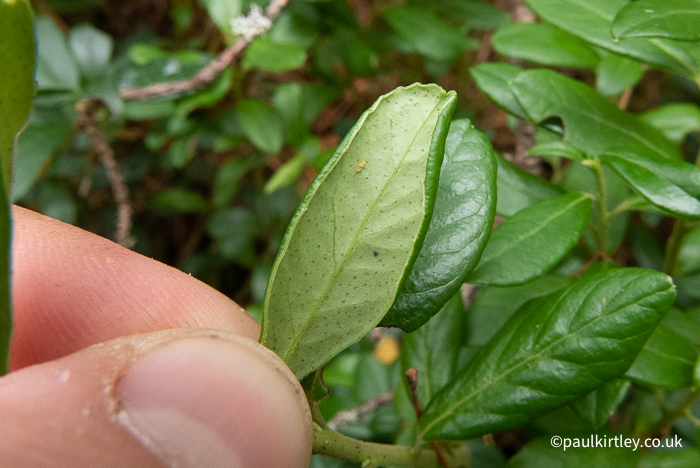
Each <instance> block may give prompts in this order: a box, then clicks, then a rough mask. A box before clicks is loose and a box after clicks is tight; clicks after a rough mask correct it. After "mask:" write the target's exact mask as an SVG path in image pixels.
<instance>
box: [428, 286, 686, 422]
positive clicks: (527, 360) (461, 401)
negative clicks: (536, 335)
mask: <svg viewBox="0 0 700 468" xmlns="http://www.w3.org/2000/svg"><path fill="white" fill-rule="evenodd" d="M623 289H624V288H623ZM672 289H673V286H672V285H671V286H670V287H669V288H668V289H665V290H660V291H657V292H655V293H653V294H650V295H647V296H644V297H642V298H640V299H639V300H637V301H634V302H631V303H629V304H627V305H625V306H624V308H628V307H631V306H634V305H638V304H639V303H640V302H642V301H643V300H645V299H648V298H650V297H652V296H654V295H657V294H662V293H665V292H668V291H670V290H672ZM557 302H559V301H557ZM606 307H607V303H604V304H603V308H604V309H605V308H606ZM642 307H644V308H646V309H649V307H645V306H642ZM621 309H623V308H622V307H621V308H620V309H618V311H619V310H621ZM618 311H615V312H613V313H617V312H618ZM605 317H607V315H606V314H605V313H602V314H600V315H599V316H598V317H596V318H595V319H593V320H591V321H590V322H588V323H587V324H586V325H584V326H582V327H580V328H578V329H576V331H574V332H573V333H567V334H566V335H563V336H562V337H561V338H559V339H558V340H556V341H554V342H552V343H550V344H549V345H547V346H545V347H544V348H542V349H541V350H540V351H538V352H537V353H535V354H531V355H530V356H528V357H527V358H525V359H524V360H522V361H520V362H519V363H517V364H516V365H515V366H513V367H511V368H510V369H508V370H506V371H505V372H503V373H502V374H501V375H499V376H497V377H496V378H494V379H492V380H489V381H488V382H487V383H486V384H484V385H482V386H481V387H478V388H476V389H474V391H472V392H471V393H469V394H468V395H466V396H464V397H463V398H459V399H458V400H457V401H456V402H455V403H454V404H452V405H450V406H449V407H448V408H447V409H446V410H445V411H443V412H442V415H441V416H438V417H437V418H435V419H434V420H433V421H432V422H431V423H429V424H428V426H427V427H426V428H425V429H424V430H423V431H421V434H427V433H428V432H429V430H430V428H431V427H433V426H435V425H436V424H437V423H438V422H439V421H442V420H443V419H445V418H446V417H447V416H448V415H450V414H452V412H453V411H454V410H455V409H456V408H458V407H459V406H461V405H462V404H464V403H465V402H466V401H468V400H470V399H471V398H473V397H474V396H475V395H477V394H479V393H481V392H483V391H484V390H485V389H486V388H488V387H490V386H492V385H494V384H496V383H497V382H499V381H501V380H503V379H504V378H506V377H507V376H508V375H510V374H511V373H513V372H515V371H516V370H517V369H519V368H520V367H522V366H524V365H526V364H528V363H530V362H531V361H533V360H534V359H535V358H539V357H540V356H541V355H542V354H544V353H545V352H547V351H549V350H550V349H551V348H553V347H555V346H557V345H558V344H559V343H561V342H562V341H564V340H566V339H568V338H570V337H572V336H574V335H577V334H579V333H581V332H582V331H583V330H585V329H587V328H588V327H590V326H592V325H593V324H595V323H596V322H598V321H599V320H601V319H603V318H605ZM617 341H620V340H617Z"/></svg>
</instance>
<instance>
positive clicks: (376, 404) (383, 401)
mask: <svg viewBox="0 0 700 468" xmlns="http://www.w3.org/2000/svg"><path fill="white" fill-rule="evenodd" d="M393 399H394V394H393V393H392V392H387V393H382V394H381V395H379V396H378V397H375V398H370V399H369V400H367V401H366V402H365V403H364V404H363V405H362V406H358V407H357V408H352V409H349V410H345V411H339V412H338V413H336V415H335V416H333V418H332V419H331V420H330V421H328V424H327V427H328V428H329V429H331V430H333V431H339V430H341V429H342V428H344V427H345V426H347V425H348V424H349V423H351V422H355V421H359V420H360V419H362V418H363V417H365V416H366V415H368V414H369V413H371V412H372V411H374V410H376V409H377V408H380V407H382V406H387V405H389V404H391V402H392V401H393Z"/></svg>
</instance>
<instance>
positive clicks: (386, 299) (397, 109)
mask: <svg viewBox="0 0 700 468" xmlns="http://www.w3.org/2000/svg"><path fill="white" fill-rule="evenodd" d="M455 103H456V95H455V94H454V93H453V92H451V93H446V92H445V91H444V90H443V89H442V88H440V87H438V86H435V85H428V86H424V85H417V84H416V85H412V86H410V87H407V88H398V89H396V90H394V91H392V92H391V93H389V94H387V95H385V96H383V97H381V98H379V100H377V102H376V103H375V104H374V105H373V106H372V107H371V108H370V109H369V110H367V111H366V112H365V113H364V114H363V115H362V117H360V119H359V120H358V122H357V123H356V124H355V126H354V127H353V129H352V130H351V131H350V132H349V133H348V135H347V136H346V137H345V140H344V141H343V143H341V145H340V146H339V147H338V150H337V151H336V153H335V154H334V155H333V157H332V158H331V160H330V161H329V162H328V164H327V165H326V166H325V167H324V169H323V170H322V171H321V173H320V174H319V175H318V177H317V178H316V180H315V181H314V183H313V184H312V186H311V188H310V189H309V191H308V193H307V195H306V197H305V198H304V200H303V202H302V203H301V205H300V207H299V209H298V210H297V213H296V214H295V216H294V218H293V219H292V222H291V223H290V225H289V228H288V230H287V233H286V235H285V238H284V240H283V241H282V246H281V248H280V252H279V254H278V256H277V259H276V261H275V264H274V266H273V269H272V272H271V275H270V279H269V281H268V289H267V292H266V296H265V307H264V311H263V326H262V335H261V342H262V343H263V344H264V345H265V346H267V347H268V348H270V349H272V350H273V351H275V352H276V353H277V354H278V355H279V356H280V357H282V359H284V361H285V362H286V363H287V365H289V367H290V368H291V369H292V370H293V371H294V372H295V374H296V375H297V377H298V378H302V377H304V376H306V375H307V374H309V373H310V372H312V371H314V370H316V369H318V368H319V367H321V366H322V365H323V364H325V363H326V362H327V361H328V360H329V359H330V358H331V357H333V356H335V355H336V354H337V353H338V352H340V351H341V350H343V349H344V348H346V347H347V346H348V345H350V344H352V343H354V342H356V341H358V340H359V339H360V338H361V337H362V336H364V335H365V334H366V333H368V332H369V331H370V330H372V328H374V327H375V326H376V325H377V324H378V323H379V321H380V320H381V318H382V317H383V316H384V314H386V312H387V311H388V310H389V307H391V304H392V303H393V302H394V298H395V296H396V293H397V291H398V289H399V286H400V285H401V283H402V281H403V280H404V277H405V276H406V275H407V274H408V272H409V271H410V270H411V268H412V266H413V264H414V263H415V259H416V256H417V254H418V251H419V250H420V247H421V245H422V242H423V238H424V237H425V233H426V231H427V228H428V224H429V222H430V218H431V216H432V207H433V204H434V200H435V193H436V191H437V183H438V177H439V171H440V166H441V164H442V158H443V153H444V142H445V138H446V136H447V131H448V128H449V122H450V116H451V114H452V112H453V110H454V106H455Z"/></svg>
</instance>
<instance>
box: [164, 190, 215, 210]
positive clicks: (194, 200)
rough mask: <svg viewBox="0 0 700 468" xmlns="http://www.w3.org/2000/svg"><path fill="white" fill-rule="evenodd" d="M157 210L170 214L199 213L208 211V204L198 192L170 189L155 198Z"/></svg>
mask: <svg viewBox="0 0 700 468" xmlns="http://www.w3.org/2000/svg"><path fill="white" fill-rule="evenodd" d="M153 205H154V207H155V208H156V209H157V210H162V211H166V212H170V213H197V212H200V211H204V210H206V209H207V202H206V200H204V198H202V196H201V195H200V194H198V193H197V192H192V191H191V190H186V189H182V188H176V187H173V188H169V189H167V190H165V191H164V192H161V193H159V194H158V195H156V196H155V197H154V198H153Z"/></svg>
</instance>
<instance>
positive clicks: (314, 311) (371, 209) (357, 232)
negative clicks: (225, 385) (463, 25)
mask: <svg viewBox="0 0 700 468" xmlns="http://www.w3.org/2000/svg"><path fill="white" fill-rule="evenodd" d="M444 101H445V97H444V96H441V97H440V98H439V99H438V102H437V103H436V104H435V106H434V107H433V109H432V110H431V111H430V113H429V114H428V116H429V118H426V119H425V120H424V121H423V123H422V124H421V126H420V127H419V128H418V130H417V131H416V133H415V135H414V136H413V139H412V140H411V144H410V145H409V146H408V149H407V150H406V152H405V153H404V155H403V156H402V157H401V161H400V162H399V163H398V164H396V166H395V167H394V170H393V171H392V173H391V176H389V178H388V179H387V181H386V182H385V183H384V185H383V186H382V190H380V191H379V192H380V195H379V196H377V197H376V198H375V199H374V201H373V202H372V205H371V206H370V207H369V208H368V210H367V212H366V214H365V216H364V217H363V219H362V222H361V223H360V226H359V228H358V229H357V230H355V235H354V236H353V240H352V242H351V244H350V248H349V249H348V250H347V252H346V253H345V254H343V256H342V258H341V260H340V263H339V264H338V266H337V267H336V268H334V270H333V273H332V274H331V276H330V280H329V281H328V282H327V283H326V287H325V288H324V289H323V293H322V294H320V295H319V296H318V298H317V299H316V300H315V301H314V303H313V306H312V307H311V308H310V310H311V313H310V314H309V316H308V318H307V319H306V321H305V323H304V324H303V325H302V327H301V328H300V330H299V332H298V333H297V334H296V337H295V338H294V339H293V340H292V343H291V345H290V346H289V347H288V348H287V352H286V353H285V354H284V355H281V356H280V357H281V358H282V360H284V361H285V362H287V359H288V358H289V356H290V355H292V354H293V353H294V351H295V350H296V348H297V346H298V345H299V342H300V341H301V338H302V337H303V336H304V335H305V334H306V331H307V330H308V328H309V326H310V325H311V323H312V322H313V320H314V319H315V318H316V316H317V315H318V312H319V311H320V310H321V306H322V305H323V303H324V302H325V300H326V296H327V295H328V293H329V292H330V290H331V289H333V287H334V286H335V283H336V280H337V279H338V276H339V275H340V273H341V272H342V271H343V270H344V268H345V265H347V263H348V261H349V259H350V258H351V257H352V253H353V252H354V251H355V249H356V248H357V245H358V243H359V238H360V233H362V232H364V229H365V226H366V225H367V221H368V220H369V218H370V217H371V216H372V214H373V213H374V210H375V208H376V206H377V204H378V203H379V200H380V199H381V198H382V196H381V193H383V189H384V188H386V187H387V186H388V185H390V183H391V181H392V180H393V179H394V177H395V176H396V174H397V173H398V169H399V167H400V166H401V164H402V163H403V161H404V160H405V159H406V156H407V155H408V153H409V152H410V150H411V148H412V147H413V145H414V143H415V141H416V138H418V135H419V134H420V132H421V130H423V128H424V127H425V125H427V123H428V121H429V120H430V117H432V115H433V113H434V112H435V110H436V109H438V107H440V106H441V105H442V104H443V103H444ZM356 136H357V135H355V137H356ZM429 152H430V148H428V153H429ZM344 156H345V155H343V157H344ZM426 165H427V162H426ZM336 167H337V166H336ZM423 193H424V195H423V205H425V190H423ZM333 200H335V197H333ZM332 204H333V201H331V205H332ZM424 209H425V206H424ZM333 230H334V233H335V220H334V225H333ZM333 243H334V244H335V237H334V239H333Z"/></svg>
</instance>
